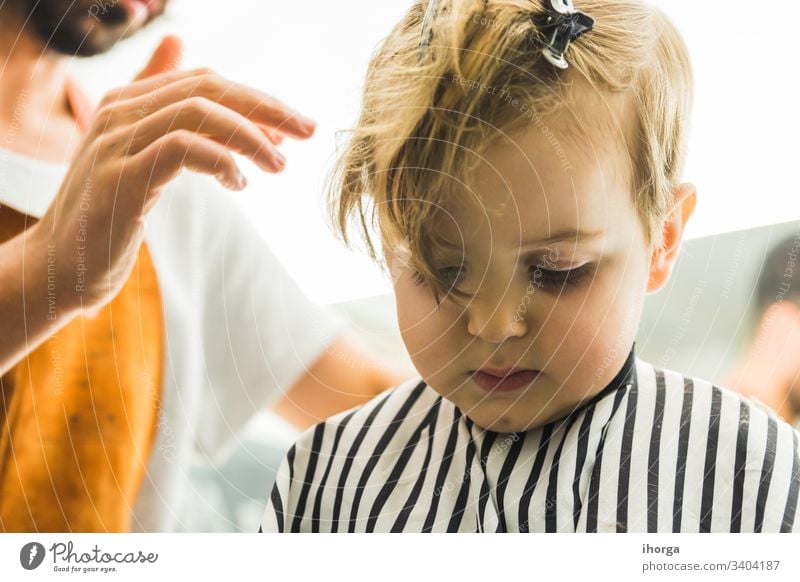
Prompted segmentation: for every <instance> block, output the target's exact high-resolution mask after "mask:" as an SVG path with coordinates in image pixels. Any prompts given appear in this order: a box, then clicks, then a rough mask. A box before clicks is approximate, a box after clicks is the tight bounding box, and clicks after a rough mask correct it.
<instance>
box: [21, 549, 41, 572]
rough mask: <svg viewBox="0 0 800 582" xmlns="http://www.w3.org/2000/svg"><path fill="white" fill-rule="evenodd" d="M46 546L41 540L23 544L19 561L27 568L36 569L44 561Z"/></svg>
mask: <svg viewBox="0 0 800 582" xmlns="http://www.w3.org/2000/svg"><path fill="white" fill-rule="evenodd" d="M44 555H45V551H44V546H43V545H42V544H40V543H39V542H30V543H27V544H25V545H24V546H22V549H21V550H20V552H19V563H20V564H22V567H23V568H25V569H26V570H35V569H36V568H38V567H39V566H41V565H42V562H43V561H44Z"/></svg>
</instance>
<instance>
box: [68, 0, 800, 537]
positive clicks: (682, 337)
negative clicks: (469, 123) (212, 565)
mask: <svg viewBox="0 0 800 582" xmlns="http://www.w3.org/2000/svg"><path fill="white" fill-rule="evenodd" d="M411 1H412V0H382V1H381V2H379V3H378V2H370V1H368V0H339V1H338V2H322V1H316V2H279V1H276V0H259V1H256V0H226V2H224V3H221V2H213V1H211V0H191V1H189V0H173V2H172V5H171V6H170V10H169V13H168V14H167V15H166V17H164V18H162V19H161V20H160V21H158V22H157V23H155V24H154V25H153V26H152V27H151V28H149V29H148V30H145V31H143V32H142V33H141V34H139V35H137V36H136V37H135V38H133V39H131V40H129V41H126V42H124V43H121V44H120V45H119V46H118V47H117V48H115V49H114V51H112V52H111V53H109V54H108V55H104V56H101V57H97V58H93V59H92V60H91V61H79V60H75V61H74V62H73V68H74V72H75V75H76V76H77V77H78V78H79V79H80V82H81V83H82V85H83V86H84V87H85V89H86V90H87V91H88V92H89V93H90V94H92V95H93V96H94V97H95V98H97V99H99V98H100V97H101V96H102V94H103V93H104V92H105V91H107V90H108V89H110V88H112V87H114V86H117V85H121V84H124V83H126V82H127V81H128V80H129V79H130V78H131V77H132V75H133V74H134V73H135V72H136V71H137V70H138V69H139V68H140V67H141V66H142V65H143V64H144V62H145V61H146V58H147V55H149V53H150V51H151V50H152V49H153V48H154V47H155V45H156V44H157V42H158V40H159V39H160V38H161V36H163V35H164V34H165V33H174V34H177V35H178V36H180V37H181V39H182V40H183V41H184V43H185V48H186V52H185V58H184V66H185V67H186V68H191V67H196V66H209V67H211V68H213V69H215V70H217V71H218V72H220V73H221V74H223V75H224V76H226V77H228V78H232V79H234V80H237V81H242V82H245V83H247V84H250V85H253V86H256V87H258V88H260V89H262V90H264V91H265V92H267V93H270V94H272V95H274V96H276V97H278V98H279V99H281V100H283V101H285V102H286V103H288V104H290V105H291V106H293V107H294V108H296V109H298V110H299V111H301V112H303V113H305V114H308V115H309V116H311V117H312V118H313V119H315V120H316V121H317V122H318V129H317V133H316V136H315V137H314V139H313V140H311V141H310V142H296V143H295V142H292V141H291V140H289V141H288V142H287V143H285V145H283V146H282V150H283V152H284V153H285V154H286V155H287V157H288V160H289V162H288V166H287V169H286V171H285V172H284V173H283V174H281V175H279V176H272V175H270V176H266V175H262V174H261V173H260V172H259V171H258V170H257V169H256V168H255V167H254V166H252V165H251V164H249V163H248V162H246V161H245V160H240V162H241V164H242V167H243V169H244V170H245V173H246V175H247V177H248V180H249V182H250V186H249V187H248V188H247V190H246V191H245V192H243V193H241V194H236V195H232V197H231V199H232V203H234V204H241V205H243V206H244V207H245V208H246V210H247V214H248V216H250V217H251V219H252V220H253V222H254V224H255V225H256V227H257V228H258V230H259V232H261V233H262V235H263V236H264V238H265V239H266V241H267V242H268V243H269V245H270V247H271V248H272V250H273V252H274V253H275V255H276V256H277V257H278V259H279V260H280V261H281V262H282V263H283V264H284V265H285V267H286V269H287V270H288V272H289V273H290V274H291V275H292V276H293V277H294V278H295V279H296V280H297V282H298V283H299V284H300V286H301V288H302V289H303V290H304V291H305V292H306V294H307V295H308V296H309V297H310V298H311V299H313V300H314V301H316V302H318V303H324V304H331V305H334V306H335V307H336V309H339V310H341V311H342V312H344V313H346V314H348V315H349V316H350V317H351V318H352V321H353V329H352V333H353V334H354V335H355V336H358V337H360V338H362V339H364V340H366V341H367V342H368V343H369V344H370V345H371V346H372V347H373V348H374V349H375V351H376V352H377V353H378V354H379V355H380V356H381V357H384V358H386V359H387V361H392V362H395V363H397V364H399V365H406V366H408V361H407V357H406V355H405V351H404V349H403V346H402V343H401V342H400V339H399V336H398V334H397V326H396V322H395V320H394V306H393V302H392V299H391V297H390V295H389V290H390V284H389V281H388V280H386V279H385V278H384V276H383V275H382V274H381V273H380V271H379V270H378V269H377V268H376V267H375V266H374V265H372V264H371V263H370V262H369V261H368V260H367V259H366V257H363V256H359V255H357V254H353V253H351V252H349V251H346V250H345V249H344V248H342V247H341V245H340V244H339V243H337V242H336V241H335V239H334V238H333V237H332V235H331V234H330V232H329V231H328V228H327V226H326V223H325V220H324V218H323V212H322V204H321V200H322V192H323V188H322V185H323V183H324V180H325V176H326V174H327V172H328V170H329V168H330V164H331V162H332V160H333V158H334V156H335V154H336V145H337V136H340V135H341V134H340V133H338V132H341V131H343V130H346V129H347V128H349V127H350V126H351V125H352V124H353V123H354V121H355V118H356V114H357V111H358V107H359V101H360V93H361V89H362V82H363V77H364V72H365V70H366V65H367V62H368V60H369V57H370V54H371V52H372V51H373V49H374V48H375V47H376V45H377V44H378V42H379V41H380V39H381V38H382V37H383V36H384V35H385V34H386V33H387V32H388V31H389V29H390V27H391V26H392V25H393V24H394V23H395V22H396V21H397V20H398V19H399V17H400V16H401V14H402V13H403V12H404V11H405V10H406V9H407V7H408V6H409V3H410V2H411ZM654 3H655V4H656V5H658V6H660V7H661V8H662V9H663V10H664V11H665V12H666V13H667V14H668V15H669V16H670V17H671V18H672V19H673V21H674V22H675V23H676V25H677V26H678V28H679V29H680V30H681V31H682V32H683V34H684V37H685V40H686V42H687V44H688V47H689V51H690V54H691V55H692V59H693V63H694V67H695V80H696V96H695V108H694V115H693V123H692V135H691V140H690V147H689V160H688V166H687V169H686V179H687V180H688V181H691V182H694V183H695V184H696V185H697V186H698V190H699V203H698V207H697V210H696V212H695V214H694V217H693V218H692V220H691V221H690V223H689V227H688V231H687V233H686V238H687V241H686V243H685V246H684V250H683V252H682V254H681V258H680V260H679V265H678V268H677V270H676V272H675V275H674V276H673V278H672V280H671V282H670V285H669V286H668V287H667V288H666V289H664V290H663V291H662V292H660V293H658V294H657V295H652V296H649V297H648V302H647V304H646V313H645V317H644V319H643V322H642V327H641V330H640V334H639V338H638V340H637V352H638V354H639V355H640V357H642V358H644V359H646V360H648V361H650V362H652V363H654V364H656V365H660V366H663V367H666V368H673V369H679V370H681V371H682V372H685V373H687V374H690V375H696V376H699V377H703V378H707V379H710V380H712V381H715V382H718V383H722V382H724V381H726V380H728V379H730V378H732V377H733V376H732V374H734V370H733V369H734V363H735V362H737V361H738V360H740V359H741V358H742V357H743V356H742V354H744V353H746V351H747V350H748V346H749V345H750V344H751V342H752V341H753V339H752V338H753V335H754V334H755V333H756V330H757V327H758V324H759V321H761V319H762V317H763V314H764V312H763V309H764V305H763V303H760V302H759V300H758V297H759V296H765V293H766V296H769V294H770V292H773V291H774V293H772V294H773V295H774V296H775V297H776V298H778V297H780V289H778V288H777V287H776V288H774V289H773V288H771V287H769V285H770V283H769V282H766V283H765V282H763V281H762V289H763V287H764V285H766V286H767V289H768V291H767V292H764V291H763V290H762V292H761V295H759V292H758V289H759V277H760V276H761V275H762V273H763V272H764V270H765V265H766V263H767V257H768V253H769V252H770V250H771V249H772V248H774V247H775V245H778V244H779V243H780V242H781V241H784V242H785V241H786V240H787V237H788V240H794V239H792V237H793V236H800V187H798V181H797V179H796V176H795V169H796V167H797V161H796V158H797V154H798V153H799V151H798V150H800V148H798V137H797V136H798V135H800V116H798V114H797V107H796V104H797V103H798V102H800V84H797V83H796V79H795V77H796V75H795V74H792V73H791V72H790V71H791V70H793V68H792V66H791V63H790V61H791V60H792V59H791V55H796V54H797V49H796V43H795V34H796V33H795V32H794V31H793V30H791V29H790V27H793V23H795V22H797V21H798V19H800V5H799V4H795V3H785V4H783V5H781V6H780V10H779V11H778V10H776V7H775V5H773V4H771V3H763V4H759V3H754V2H752V1H750V0H747V1H745V0H728V1H727V2H724V3H720V2H711V1H705V0H668V1H667V0H654ZM578 4H579V3H578ZM762 10H763V11H764V12H765V13H764V15H763V18H762V17H760V11H762ZM767 10H769V12H768V13H767ZM342 273H346V276H342ZM796 290H797V289H795V291H796ZM294 436H295V433H294V429H292V428H291V426H289V425H287V424H285V423H283V422H282V421H280V420H279V419H277V417H275V416H273V415H271V414H270V413H269V412H266V411H265V412H261V413H258V415H257V416H256V417H255V418H254V419H253V421H252V422H251V423H250V425H249V426H248V427H247V430H246V431H245V432H244V433H243V434H242V435H241V438H240V439H239V440H238V441H237V442H236V443H233V444H232V446H231V449H230V450H229V451H228V452H227V454H226V455H225V456H224V458H223V459H221V460H220V459H217V460H216V461H215V462H214V463H212V462H211V461H210V460H209V459H204V458H201V457H200V456H198V458H197V460H196V463H195V467H194V469H193V487H192V491H191V494H190V495H188V496H187V500H186V505H185V511H184V517H183V519H182V522H183V528H182V529H184V530H186V531H255V529H257V527H258V522H259V520H260V518H261V514H262V512H263V508H264V504H265V500H266V498H267V495H268V493H269V489H270V487H271V483H272V479H273V478H274V471H275V469H276V466H277V463H278V462H279V461H280V459H281V458H282V456H283V454H284V451H285V449H286V448H288V446H289V445H290V444H291V442H292V440H293V438H294Z"/></svg>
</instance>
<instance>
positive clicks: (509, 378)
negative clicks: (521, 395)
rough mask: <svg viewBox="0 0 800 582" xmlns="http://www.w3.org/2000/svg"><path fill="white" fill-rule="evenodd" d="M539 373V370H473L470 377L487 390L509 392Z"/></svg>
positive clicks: (531, 379) (523, 385) (517, 388)
mask: <svg viewBox="0 0 800 582" xmlns="http://www.w3.org/2000/svg"><path fill="white" fill-rule="evenodd" d="M538 375H539V370H523V369H520V368H516V369H511V370H489V369H482V370H474V371H473V372H472V379H473V380H474V381H475V383H476V384H477V385H478V386H479V387H480V388H482V389H483V390H486V391H487V392H510V391H513V390H519V389H520V388H523V387H525V386H527V385H528V384H530V383H531V382H533V381H534V380H535V379H536V377H537V376H538Z"/></svg>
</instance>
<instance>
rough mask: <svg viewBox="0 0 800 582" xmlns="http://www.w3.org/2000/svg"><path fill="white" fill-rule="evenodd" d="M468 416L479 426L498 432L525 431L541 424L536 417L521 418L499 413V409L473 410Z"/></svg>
mask: <svg viewBox="0 0 800 582" xmlns="http://www.w3.org/2000/svg"><path fill="white" fill-rule="evenodd" d="M467 417H469V419H470V420H471V421H472V422H474V423H475V425H476V426H477V427H479V428H482V429H483V430H490V431H492V432H498V433H510V432H525V431H526V430H531V429H532V428H536V426H538V424H541V423H537V422H536V420H535V419H531V418H519V417H516V416H514V415H513V414H497V411H489V410H487V411H483V410H473V411H471V412H470V413H469V414H467Z"/></svg>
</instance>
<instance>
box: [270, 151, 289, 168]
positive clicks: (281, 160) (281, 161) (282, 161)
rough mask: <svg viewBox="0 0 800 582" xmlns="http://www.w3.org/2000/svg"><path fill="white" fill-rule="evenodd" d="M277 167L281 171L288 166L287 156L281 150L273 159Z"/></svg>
mask: <svg viewBox="0 0 800 582" xmlns="http://www.w3.org/2000/svg"><path fill="white" fill-rule="evenodd" d="M272 162H273V165H274V166H275V169H276V170H278V171H279V172H280V171H281V170H283V169H284V168H285V167H286V158H285V157H284V156H283V154H282V153H280V152H275V157H274V158H273V160H272Z"/></svg>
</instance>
